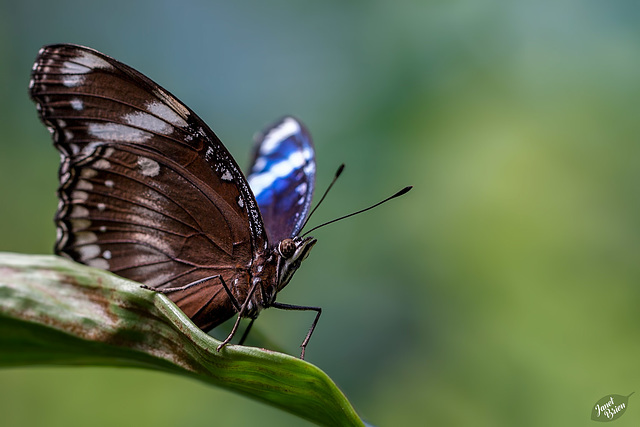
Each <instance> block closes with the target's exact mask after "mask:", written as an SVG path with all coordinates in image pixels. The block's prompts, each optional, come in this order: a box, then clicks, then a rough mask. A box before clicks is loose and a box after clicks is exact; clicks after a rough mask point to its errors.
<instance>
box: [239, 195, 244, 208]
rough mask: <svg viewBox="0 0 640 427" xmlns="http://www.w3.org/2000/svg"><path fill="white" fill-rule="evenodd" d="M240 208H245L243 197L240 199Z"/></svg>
mask: <svg viewBox="0 0 640 427" xmlns="http://www.w3.org/2000/svg"><path fill="white" fill-rule="evenodd" d="M238 206H240V207H241V208H244V201H242V197H241V196H239V197H238Z"/></svg>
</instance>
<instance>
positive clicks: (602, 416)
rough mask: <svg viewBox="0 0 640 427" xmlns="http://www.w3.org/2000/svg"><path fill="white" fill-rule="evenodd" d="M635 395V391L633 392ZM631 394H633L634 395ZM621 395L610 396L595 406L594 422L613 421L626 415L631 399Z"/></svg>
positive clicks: (592, 416) (593, 411)
mask: <svg viewBox="0 0 640 427" xmlns="http://www.w3.org/2000/svg"><path fill="white" fill-rule="evenodd" d="M633 393H635V391H634V392H633ZM633 393H631V394H633ZM631 394H629V395H628V396H623V395H621V394H608V395H606V396H605V397H603V398H602V399H600V400H598V401H597V402H596V404H595V405H593V410H592V411H591V419H592V420H593V421H613V420H617V419H618V418H620V417H621V416H622V414H624V412H625V411H626V410H627V406H628V405H629V404H628V402H629V397H630V396H631Z"/></svg>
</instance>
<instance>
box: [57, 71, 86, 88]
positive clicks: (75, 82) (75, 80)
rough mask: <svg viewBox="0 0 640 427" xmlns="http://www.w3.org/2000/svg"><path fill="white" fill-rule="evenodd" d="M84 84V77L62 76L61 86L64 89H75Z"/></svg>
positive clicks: (77, 75)
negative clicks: (64, 87)
mask: <svg viewBox="0 0 640 427" xmlns="http://www.w3.org/2000/svg"><path fill="white" fill-rule="evenodd" d="M82 83H84V76H83V75H80V74H64V75H63V76H62V84H63V85H65V86H66V87H76V86H80V85H81V84H82Z"/></svg>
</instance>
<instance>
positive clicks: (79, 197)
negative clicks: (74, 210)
mask: <svg viewBox="0 0 640 427" xmlns="http://www.w3.org/2000/svg"><path fill="white" fill-rule="evenodd" d="M71 198H72V200H73V201H74V202H86V201H87V199H88V198H89V194H88V193H86V192H84V191H78V190H76V191H74V192H73V193H71Z"/></svg>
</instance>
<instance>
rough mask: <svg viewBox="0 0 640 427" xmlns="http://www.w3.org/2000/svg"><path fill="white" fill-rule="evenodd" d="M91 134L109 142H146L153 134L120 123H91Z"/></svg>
mask: <svg viewBox="0 0 640 427" xmlns="http://www.w3.org/2000/svg"><path fill="white" fill-rule="evenodd" d="M89 134H90V135H91V136H94V137H96V138H97V139H101V140H107V141H125V142H129V143H131V142H145V141H146V140H148V139H149V138H151V136H152V134H150V133H149V132H146V131H144V130H142V129H135V128H132V127H131V126H127V125H122V124H119V123H89Z"/></svg>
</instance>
